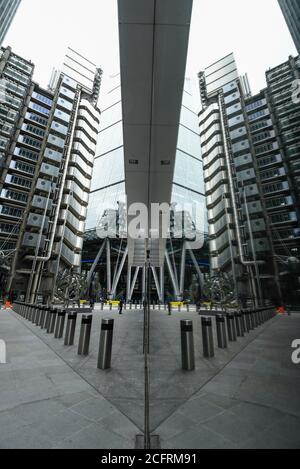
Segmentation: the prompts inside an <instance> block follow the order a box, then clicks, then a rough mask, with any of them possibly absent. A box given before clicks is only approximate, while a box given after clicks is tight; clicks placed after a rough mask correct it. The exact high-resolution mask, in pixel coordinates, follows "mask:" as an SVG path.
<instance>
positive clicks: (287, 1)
mask: <svg viewBox="0 0 300 469" xmlns="http://www.w3.org/2000/svg"><path fill="white" fill-rule="evenodd" d="M278 2H279V5H280V7H281V9H282V12H283V15H284V18H285V20H286V23H287V26H288V28H289V30H290V33H291V35H292V38H293V40H294V43H295V46H296V49H297V51H298V53H300V3H299V0H278Z"/></svg>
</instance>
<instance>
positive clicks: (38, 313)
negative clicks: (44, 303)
mask: <svg viewBox="0 0 300 469" xmlns="http://www.w3.org/2000/svg"><path fill="white" fill-rule="evenodd" d="M34 308H35V321H34V323H35V325H36V326H38V325H39V322H40V315H41V310H40V308H39V307H38V305H35V307H34Z"/></svg>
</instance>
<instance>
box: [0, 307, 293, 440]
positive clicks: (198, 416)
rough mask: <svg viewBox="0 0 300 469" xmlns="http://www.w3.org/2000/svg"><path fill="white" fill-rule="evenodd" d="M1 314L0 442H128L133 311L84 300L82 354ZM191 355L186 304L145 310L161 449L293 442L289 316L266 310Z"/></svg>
mask: <svg viewBox="0 0 300 469" xmlns="http://www.w3.org/2000/svg"><path fill="white" fill-rule="evenodd" d="M104 317H105V318H106V317H108V318H114V319H115V327H114V341H113V354H112V367H111V369H110V370H105V371H103V370H99V369H97V355H98V347H99V337H100V324H101V319H102V318H104ZM180 319H192V320H193V323H194V340H195V356H196V370H195V371H192V372H186V371H182V370H181V351H180ZM79 328H80V314H79V315H78V319H77V327H76V334H75V344H74V346H64V344H63V340H62V339H54V337H53V334H47V333H46V331H45V330H42V329H40V328H39V327H37V326H36V325H34V324H32V323H31V322H28V321H27V320H25V319H24V318H22V317H21V316H19V315H17V314H16V313H14V312H13V311H11V310H1V312H0V339H3V340H5V342H6V345H7V363H6V364H1V365H0V448H101V449H114V448H123V449H125V448H134V447H135V438H136V435H138V434H141V433H143V424H144V369H143V364H144V362H143V312H142V310H139V309H137V310H135V309H132V310H129V309H126V310H125V311H124V312H123V314H122V315H118V314H117V311H115V310H113V311H110V310H108V309H106V310H104V311H101V310H100V308H99V307H96V309H95V311H94V313H93V324H92V334H91V345H90V354H89V356H87V357H82V356H79V355H77V346H78V337H79ZM215 334H216V331H215V330H214V339H215V357H214V358H210V359H205V358H203V354H202V339H201V337H202V335H201V318H200V316H199V315H198V314H197V313H196V311H193V310H191V311H190V312H186V311H182V312H178V311H174V312H173V314H172V316H168V314H167V312H166V311H164V310H161V311H158V310H156V311H153V310H152V311H151V319H150V423H151V431H152V433H153V434H156V435H159V437H160V446H161V448H169V449H176V448H259V447H263V448H299V447H300V397H299V396H300V368H299V366H300V365H295V364H293V363H292V360H291V354H292V348H291V343H292V341H293V340H294V339H296V338H300V314H292V315H291V316H287V315H282V316H276V317H274V318H273V319H271V320H269V321H267V322H266V323H265V324H263V325H262V326H259V327H258V328H257V329H255V330H254V331H251V332H250V333H249V334H246V336H245V337H243V338H238V340H237V342H234V343H230V344H229V347H228V348H227V349H225V350H220V349H218V348H217V346H216V336H215Z"/></svg>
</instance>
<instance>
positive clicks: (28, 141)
mask: <svg viewBox="0 0 300 469" xmlns="http://www.w3.org/2000/svg"><path fill="white" fill-rule="evenodd" d="M23 142H24V143H26V144H27V145H31V146H32V147H35V148H41V146H42V142H40V141H39V140H35V139H34V138H31V137H28V136H27V135H25V136H24V137H23Z"/></svg>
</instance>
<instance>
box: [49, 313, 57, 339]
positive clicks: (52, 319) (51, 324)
mask: <svg viewBox="0 0 300 469" xmlns="http://www.w3.org/2000/svg"><path fill="white" fill-rule="evenodd" d="M56 317H57V309H56V308H54V309H52V310H51V311H50V317H49V322H48V327H47V334H53V332H54V328H55V321H56Z"/></svg>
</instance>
